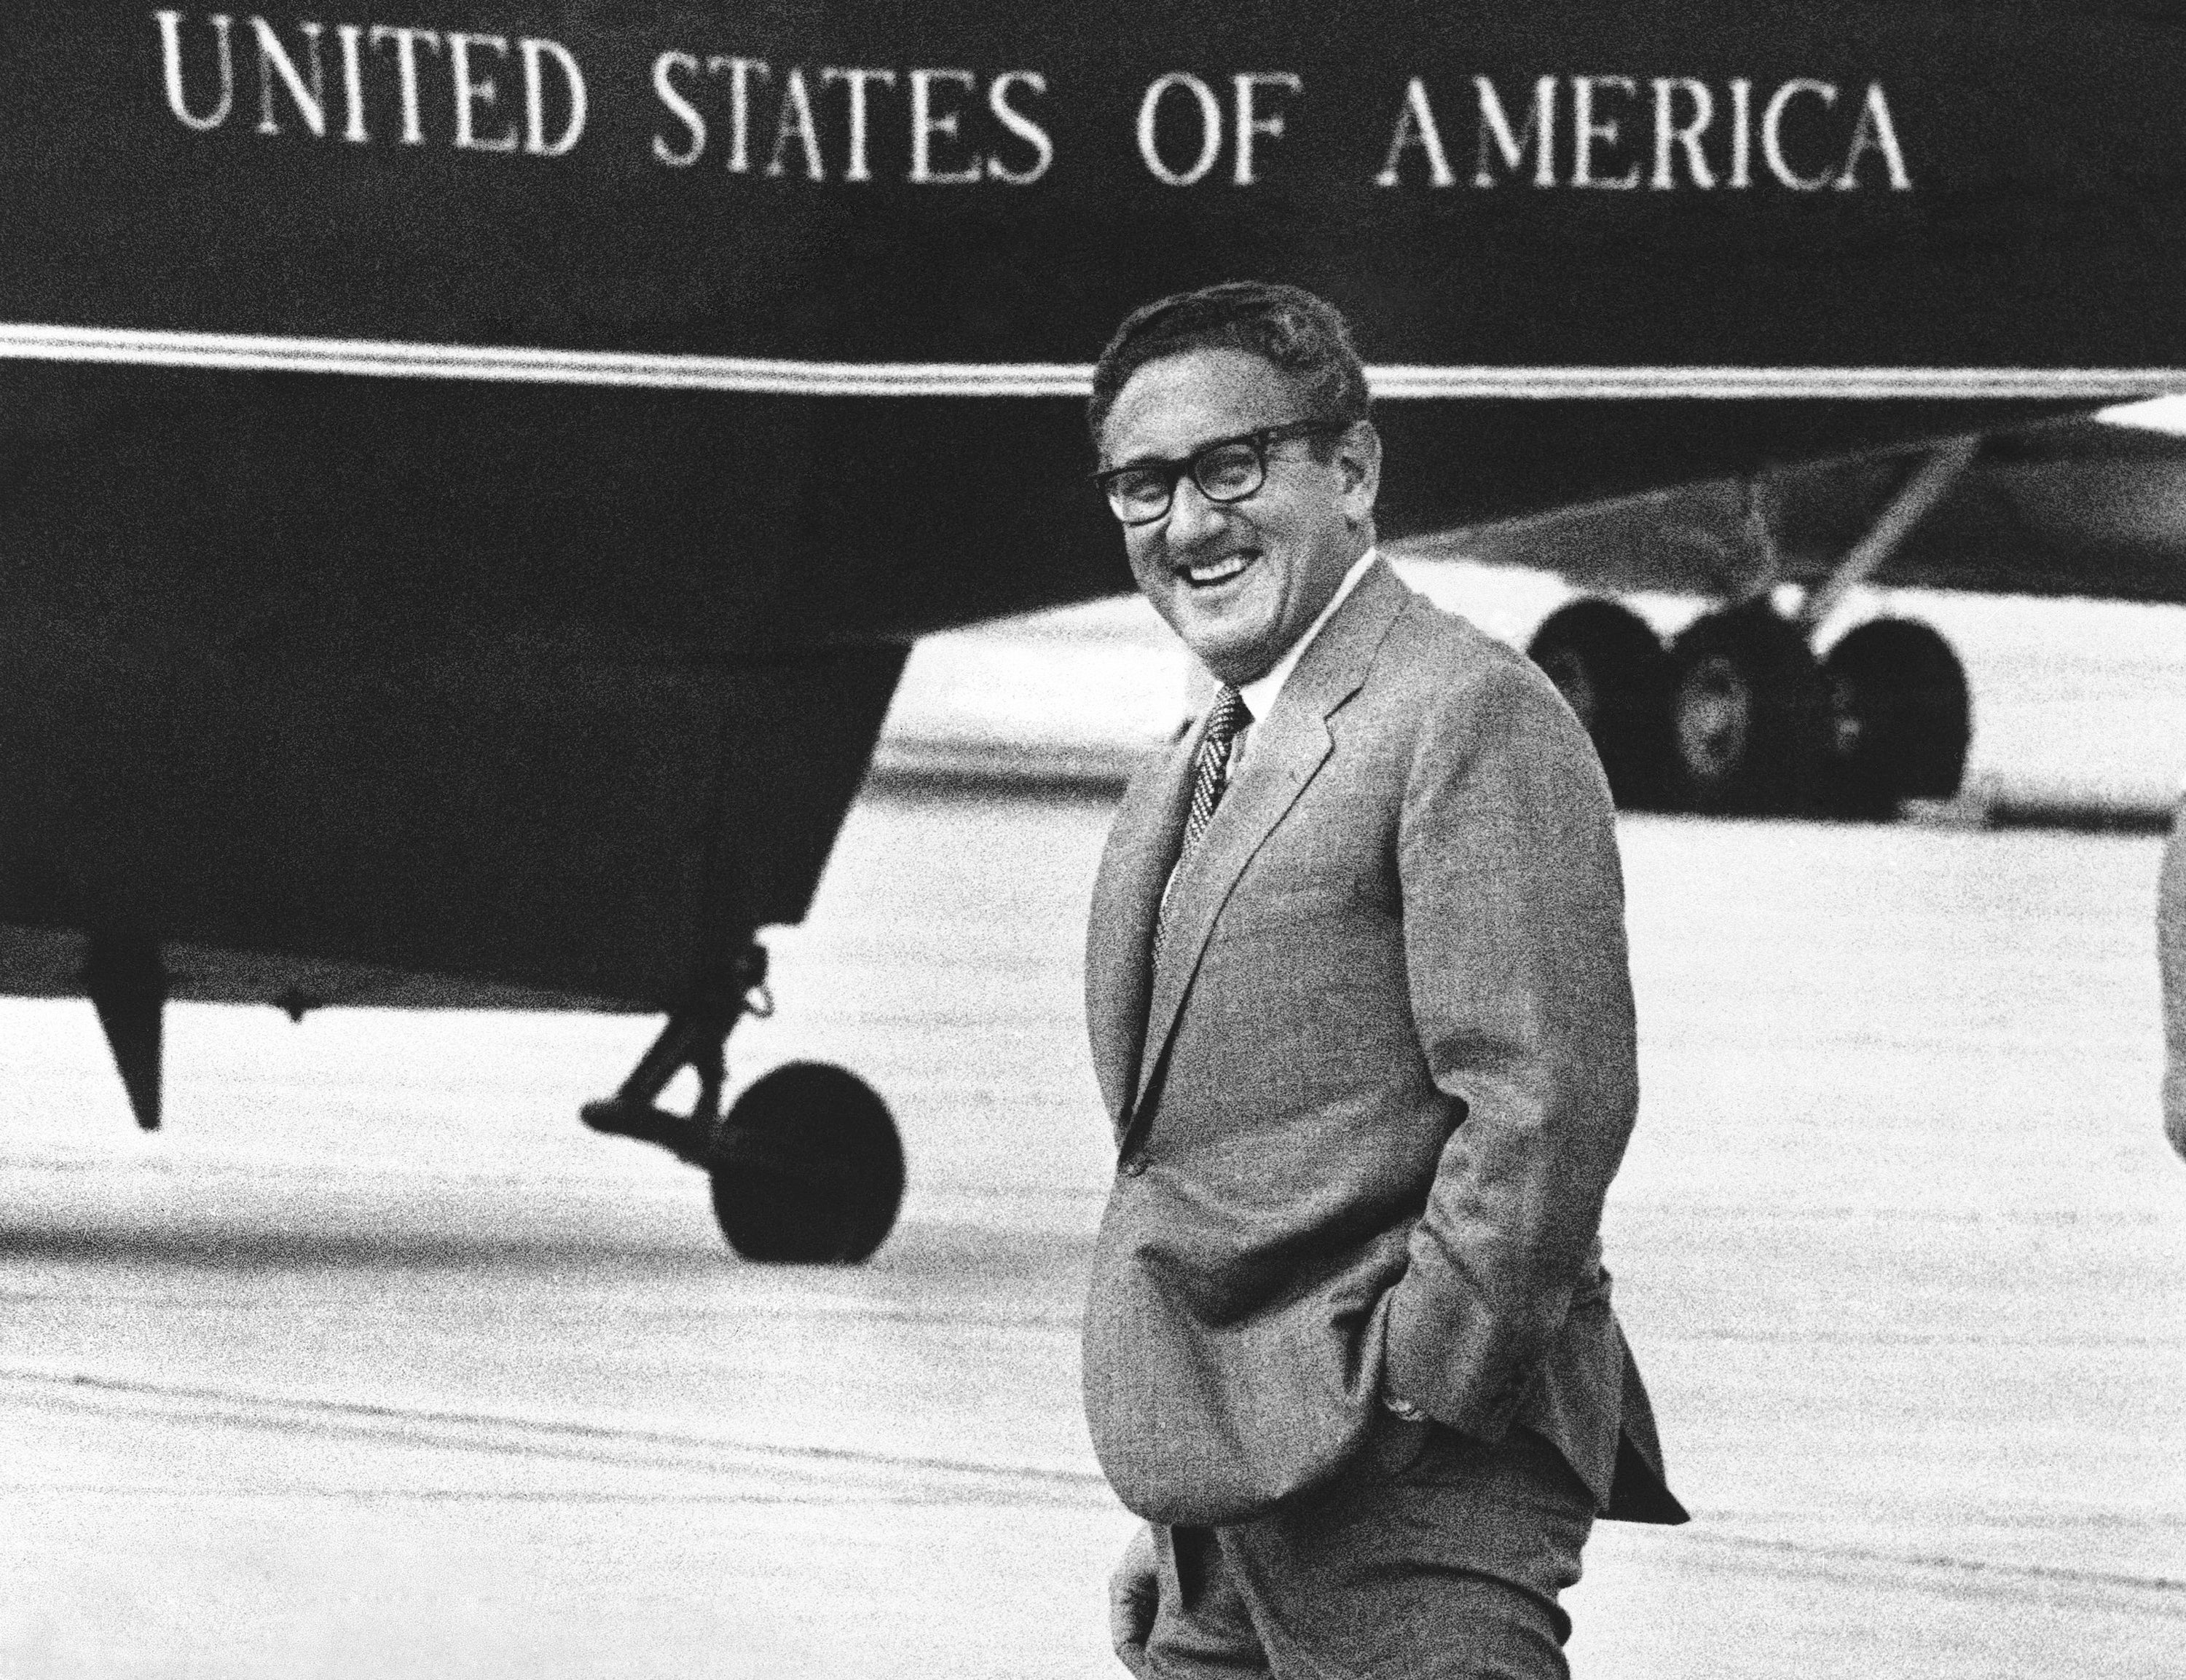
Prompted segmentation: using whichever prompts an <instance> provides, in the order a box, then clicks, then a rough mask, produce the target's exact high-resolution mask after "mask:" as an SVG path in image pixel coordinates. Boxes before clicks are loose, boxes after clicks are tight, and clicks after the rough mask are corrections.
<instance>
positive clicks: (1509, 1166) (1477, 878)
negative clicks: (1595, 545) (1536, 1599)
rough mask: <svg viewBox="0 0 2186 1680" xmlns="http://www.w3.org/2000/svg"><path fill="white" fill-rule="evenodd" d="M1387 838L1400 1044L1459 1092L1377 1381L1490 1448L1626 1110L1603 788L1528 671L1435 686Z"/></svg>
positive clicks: (1594, 1208)
mask: <svg viewBox="0 0 2186 1680" xmlns="http://www.w3.org/2000/svg"><path fill="white" fill-rule="evenodd" d="M1433 709H1434V714H1435V715H1433V716H1432V717H1431V718H1429V719H1427V720H1425V725H1426V726H1425V729H1424V731H1423V732H1422V735H1421V739H1420V743H1419V746H1418V748H1416V750H1415V753H1413V758H1412V765H1411V771H1410V777H1409V779H1408V782H1407V786H1406V788H1405V792H1404V807H1403V811H1402V816H1401V820H1400V826H1399V828H1398V878H1399V881H1400V883H1401V886H1402V889H1403V914H1404V953H1405V963H1406V969H1407V977H1408V985H1409V988H1410V996H1411V1004H1412V1011H1413V1016H1414V1018H1415V1021H1416V1022H1417V1024H1418V1029H1419V1034H1420V1044H1421V1050H1422V1051H1423V1052H1424V1053H1425V1056H1426V1058H1427V1066H1428V1068H1429V1071H1430V1072H1431V1074H1432V1078H1433V1079H1434V1082H1435V1084H1436V1085H1437V1086H1438V1087H1439V1088H1440V1089H1442V1090H1443V1092H1445V1093H1446V1094H1447V1095H1449V1096H1450V1097H1451V1098H1452V1099H1453V1100H1454V1101H1455V1103H1457V1104H1459V1105H1461V1114H1462V1123H1461V1124H1460V1125H1459V1126H1458V1128H1457V1129H1456V1130H1455V1132H1454V1133H1453V1134H1452V1135H1451V1137H1450V1140H1449V1143H1448V1144H1447V1145H1445V1147H1444V1148H1443V1154H1442V1159H1441V1162H1440V1165H1439V1167H1438V1170H1437V1173H1436V1177H1435V1181H1434V1184H1433V1188H1432V1191H1431V1193H1430V1195H1429V1197H1428V1201H1427V1211H1426V1212H1425V1214H1424V1215H1423V1216H1422V1217H1421V1220H1420V1222H1419V1224H1418V1225H1417V1227H1416V1228H1415V1230H1414V1232H1413V1235H1412V1239H1411V1259H1410V1268H1409V1269H1408V1270H1407V1271H1406V1273H1405V1274H1404V1277H1403V1279H1402V1280H1399V1282H1398V1285H1397V1286H1396V1288H1395V1290H1394V1291H1393V1300H1392V1302H1391V1310H1390V1315H1389V1319H1388V1334H1387V1368H1386V1374H1385V1386H1386V1387H1387V1390H1388V1392H1390V1393H1391V1394H1393V1396H1395V1397H1398V1398H1400V1399H1402V1400H1405V1401H1410V1402H1411V1403H1415V1404H1416V1405H1419V1406H1421V1407H1423V1408H1425V1409H1426V1410H1427V1412H1428V1413H1430V1414H1432V1415H1433V1416H1435V1417H1437V1418H1438V1419H1440V1420H1442V1421H1443V1422H1444V1423H1446V1424H1449V1425H1452V1426H1454V1427H1455V1428H1458V1429H1460V1430H1463V1431H1466V1433H1468V1434H1471V1435H1475V1436H1480V1437H1482V1438H1483V1439H1487V1440H1491V1441H1492V1440H1496V1439H1499V1437H1500V1436H1502V1434H1503V1432H1504V1431H1505V1429H1506V1428H1508V1426H1509V1425H1510V1422H1511V1417H1512V1415H1513V1414H1515V1413H1516V1410H1517V1409H1518V1406H1519V1403H1520V1400H1521V1399H1522V1396H1523V1392H1524V1389H1525V1386H1526V1384H1527V1380H1529V1379H1530V1378H1531V1377H1532V1375H1533V1371H1534V1369H1535V1368H1536V1366H1537V1365H1538V1364H1539V1360H1540V1358H1541V1356H1542V1354H1543V1353H1544V1351H1545V1350H1546V1348H1547V1347H1548V1345H1549V1343H1550V1341H1551V1340H1552V1339H1553V1338H1554V1336H1555V1334H1556V1332H1557V1330H1559V1329H1560V1328H1561V1325H1562V1324H1563V1321H1564V1319H1565V1317H1566V1315H1567V1313H1568V1312H1569V1310H1570V1306H1571V1301H1572V1293H1573V1291H1574V1290H1575V1289H1576V1288H1577V1287H1578V1285H1579V1284H1581V1283H1582V1282H1583V1281H1585V1280H1586V1277H1587V1273H1588V1271H1589V1268H1590V1265H1591V1263H1592V1261H1593V1257H1594V1253H1595V1247H1594V1245H1595V1236H1596V1235H1597V1233H1598V1231H1599V1229H1600V1221H1601V1207H1602V1200H1603V1197H1604V1196H1606V1193H1607V1191H1608V1189H1609V1181H1610V1179H1611V1177H1612V1176H1613V1175H1614V1174H1615V1173H1616V1171H1617V1163H1618V1162H1619V1161H1620V1160H1621V1159H1622V1157H1623V1151H1624V1144H1625V1140H1626V1139H1627V1137H1628V1135H1629V1134H1630V1132H1631V1128H1632V1123H1633V1120H1634V1115H1635V1113H1636V1112H1637V1108H1638V1103H1639V1084H1638V1074H1637V1070H1636V1067H1635V1062H1634V1023H1633V1011H1632V988H1631V977H1630V972H1629V967H1628V960H1627V957H1626V951H1625V941H1624V914H1623V909H1624V907H1623V880H1622V876H1621V874H1620V871H1619V869H1618V865H1617V846H1616V837H1615V831H1614V826H1613V825H1614V812H1613V810H1612V808H1611V804H1610V799H1609V790H1608V787H1607V784H1606V782H1605V781H1604V780H1603V777H1602V774H1601V770H1600V764H1599V763H1598V762H1597V761H1596V759H1595V754H1594V750H1593V748H1592V746H1591V745H1590V743H1589V742H1588V741H1587V738H1586V735H1585V732H1584V731H1583V729H1582V728H1581V727H1580V726H1579V725H1578V721H1577V720H1576V719H1574V718H1573V717H1572V715H1571V714H1570V712H1569V711H1568V710H1567V709H1566V708H1565V707H1564V705H1563V704H1562V703H1561V700H1559V699H1558V698H1557V697H1556V696H1555V692H1554V691H1553V689H1551V688H1550V686H1549V684H1548V682H1547V680H1545V679H1544V678H1542V677H1540V676H1539V674H1538V673H1536V672H1535V671H1534V670H1533V668H1532V667H1530V666H1521V665H1518V664H1516V663H1515V662H1510V661H1505V660H1502V659H1495V660H1494V661H1492V662H1490V663H1489V664H1487V665H1486V666H1485V667H1484V668H1483V669H1482V670H1481V671H1480V673H1479V675H1478V676H1477V679H1476V680H1471V681H1468V682H1465V683H1462V684H1459V685H1453V686H1452V687H1451V688H1450V689H1449V690H1446V691H1444V692H1443V693H1442V694H1440V695H1438V697H1437V700H1436V703H1435V704H1434V708H1433Z"/></svg>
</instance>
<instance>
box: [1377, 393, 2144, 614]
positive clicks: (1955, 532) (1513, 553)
mask: <svg viewBox="0 0 2186 1680" xmlns="http://www.w3.org/2000/svg"><path fill="white" fill-rule="evenodd" d="M1972 441H1974V442H1975V444H1976V453H1975V454H1974V456H1973V457H1972V459H1971V460H1970V462H1968V463H1967V464H1966V466H1965V468H1964V470H1963V472H1962V473H1960V474H1959V476H1958V477H1957V478H1956V479H1955V480H1954V481H1953V484H1951V486H1950V488H1949V489H1948V491H1947V492H1946V493H1945V494H1943V495H1942V496H1941V497H1940V498H1939V499H1938V500H1937V501H1936V502H1935V503H1934V505H1933V506H1931V507H1928V508H1926V509H1925V511H1924V512H1923V513H1922V515H1921V517H1920V519H1919V520H1918V521H1917V522H1916V523H1915V524H1913V525H1912V527H1911V528H1910V529H1909V530H1908V531H1907V532H1906V533H1905V534H1904V535H1903V539H1902V540H1900V541H1899V542H1898V543H1897V545H1896V546H1895V547H1894V548H1893V550H1892V552H1891V553H1890V554H1889V555H1888V556H1887V557H1886V558H1884V559H1883V560H1881V563H1879V564H1878V565H1877V566H1876V567H1875V569H1874V570H1873V571H1872V572H1871V573H1870V574H1869V575H1868V577H1867V581H1869V582H1870V583H1872V584H1874V585H1876V586H1878V587H1889V586H1892V585H1896V586H1901V587H1909V588H1923V589H1948V590H1963V591H1970V592H1976V593H1981V594H2011V595H2037V596H2088V597H2092V598H2096V599H2109V600H2120V601H2147V602H2186V439H2182V438H2181V437H2179V436H2178V435H2177V434H2172V433H2169V432H2166V431H2161V430H2149V429H2143V428H2139V427H2137V426H2133V425H2131V424H2129V423H2110V422H2108V421H2105V420H2098V419H2093V418H2083V419H2074V420H2070V421H2065V422H2058V423H2049V424H2045V425H2039V426H2033V427H2027V428H2015V429H2012V430H2007V431H2002V432H1996V433H1991V434H1985V435H1983V434H1976V437H1975V439H1974V440H1972ZM1925 453H1926V451H1925V449H1924V450H1922V451H1909V452H1907V451H1897V452H1891V453H1888V454H1884V455H1880V456H1864V457H1858V458H1855V459H1852V460H1847V461H1834V462H1808V463H1802V464H1799V465H1796V466H1790V467H1782V468H1774V469H1764V470H1763V471H1761V472H1758V473H1754V474H1753V475H1752V476H1750V477H1742V478H1725V479H1709V480H1706V481H1703V482H1701V483H1698V484H1680V485H1677V486H1674V487H1671V488H1667V489H1662V490H1650V491H1646V492H1644V493H1642V494H1640V495H1637V496H1624V497H1619V498H1615V499H1612V500H1609V501H1599V502H1593V503H1588V504H1584V505H1581V506H1576V507H1566V508H1560V509H1558V510H1556V511H1555V512H1550V513H1545V514H1541V515H1538V516H1535V517H1533V518H1521V519H1511V520H1501V521H1495V522H1491V523H1488V524H1480V525H1474V526H1470V527H1460V528H1459V529H1453V530H1449V531H1445V532H1439V533H1435V534H1433V535H1427V536H1422V537H1416V538H1414V539H1411V540H1409V541H1408V543H1407V544H1406V546H1407V548H1408V550H1409V551H1410V552H1416V553H1421V554H1434V555H1441V556H1448V557H1460V556H1461V557H1466V558H1469V559H1473V560H1478V561H1481V562H1483V563H1489V564H1495V565H1506V566H1523V567H1531V568H1536V569H1539V570H1543V571H1549V572H1553V573H1555V574H1557V575H1559V576H1561V578H1563V579H1564V580H1566V581H1567V582H1568V583H1570V584H1571V585H1572V586H1573V587H1575V588H1578V589H1580V590H1585V591H1595V592H1600V593H1612V594H1614V593H1629V592H1634V591H1668V592H1673V593H1679V594H1686V595H1696V596H1703V597H1706V598H1710V599H1716V600H1732V601H1735V600H1740V599H1743V598H1745V597H1746V596H1750V595H1752V594H1753V593H1755V592H1756V591H1757V590H1761V589H1765V588H1768V587H1770V586H1773V585H1774V584H1776V583H1780V582H1791V583H1796V584H1801V585H1809V586H1811V585H1819V584H1821V583H1823V582H1824V581H1826V580H1828V579H1829V578H1830V576H1831V575H1832V574H1833V573H1834V572H1835V571H1836V568H1837V567H1838V566H1839V565H1840V564H1841V562H1842V561H1843V559H1844V557H1845V556H1846V555H1847V553H1849V552H1851V551H1852V549H1853V548H1854V547H1855V546H1856V545H1857V544H1858V542H1859V541H1860V540H1861V539H1862V538H1863V537H1864V536H1865V535H1867V534H1868V532H1869V530H1870V529H1872V528H1873V527H1874V525H1875V521H1876V520H1877V518H1879V517H1880V516H1881V513H1882V512H1883V511H1884V509H1885V508H1886V507H1888V506H1889V505H1890V503H1891V501H1892V498H1893V497H1894V496H1897V494H1898V492H1899V491H1900V490H1902V489H1903V486H1904V484H1905V483H1906V481H1907V479H1908V478H1909V476H1910V474H1911V473H1913V472H1914V470H1915V468H1917V467H1918V465H1919V463H1920V460H1921V459H1922V458H1923V457H1924V456H1925Z"/></svg>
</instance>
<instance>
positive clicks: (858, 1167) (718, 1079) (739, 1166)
mask: <svg viewBox="0 0 2186 1680" xmlns="http://www.w3.org/2000/svg"><path fill="white" fill-rule="evenodd" d="M765 980H766V953H765V950H764V949H762V948H760V947H759V946H757V945H753V946H751V947H748V949H746V951H745V952H744V953H743V955H741V956H740V957H739V958H738V960H737V963H736V964H735V965H734V966H732V968H731V970H730V971H729V972H726V973H725V974H723V975H721V976H720V977H718V978H717V979H716V980H715V981H713V982H711V983H709V984H707V985H705V986H703V987H701V988H699V990H698V994H696V995H695V996H694V997H693V998H692V1000H691V1001H690V1002H689V1003H688V1004H687V1005H685V1007H683V1008H682V1009H680V1010H678V1011H676V1012H675V1014H674V1015H672V1016H670V1017H669V1021H668V1024H667V1026H666V1027H665V1028H663V1029H662V1030H661V1033H660V1036H659V1039H655V1040H654V1042H653V1047H652V1048H651V1049H650V1050H647V1052H646V1053H645V1055H644V1056H643V1057H642V1058H641V1059H640V1061H639V1062H638V1064H637V1067H636V1069H635V1070H634V1071H633V1072H631V1076H630V1078H628V1079H626V1080H625V1081H624V1082H623V1086H622V1089H620V1090H619V1091H618V1092H616V1093H615V1095H614V1096H612V1097H609V1098H608V1099H606V1100H604V1101H601V1102H592V1103H587V1104H586V1105H585V1107H584V1110H583V1117H584V1122H585V1123H586V1125H587V1126H590V1127H591V1128H592V1129H593V1130H594V1131H596V1132H605V1133H608V1134H611V1135H613V1136H616V1137H625V1138H636V1139H637V1140H639V1141H641V1142H643V1143H649V1144H653V1145H658V1146H659V1147H660V1148H662V1149H665V1150H667V1151H669V1152H670V1154H672V1155H674V1156H676V1157H677V1158H678V1159H679V1160H681V1161H684V1162H687V1163H689V1164H690V1165H691V1166H693V1167H696V1168H698V1169H699V1170H700V1171H702V1172H703V1173H705V1174H706V1175H707V1177H708V1178H709V1179H710V1180H711V1181H712V1186H713V1201H714V1218H715V1221H716V1223H718V1224H720V1228H721V1235H723V1236H724V1237H726V1239H727V1240H728V1243H729V1246H730V1247H731V1248H733V1249H735V1250H736V1252H737V1253H738V1254H740V1255H742V1256H743V1257H744V1258H746V1259H748V1260H760V1261H770V1262H775V1263H793V1264H805V1265H826V1264H836V1265H854V1264H856V1263H859V1262H860V1261H863V1260H866V1259H867V1258H869V1257H871V1256H872V1253H873V1252H874V1251H875V1250H877V1248H879V1246H881V1244H882V1243H883V1241H885V1240H887V1237H888V1232H889V1231H890V1229H893V1228H894V1224H895V1216H896V1212H897V1209H898V1208H899V1207H901V1205H902V1202H903V1182H904V1169H903V1145H902V1143H901V1140H900V1139H899V1138H898V1136H897V1134H896V1128H895V1122H894V1120H893V1119H892V1118H890V1117H889V1115H888V1106H887V1105H886V1104H885V1103H883V1101H882V1100H880V1098H879V1096H878V1095H876V1094H875V1093H874V1091H873V1089H872V1087H871V1086H870V1085H868V1084H866V1082H865V1081H864V1080H862V1079H860V1078H858V1077H857V1076H856V1075H855V1073H851V1072H848V1071H847V1070H846V1069H844V1068H840V1067H830V1066H828V1065H827V1064H826V1063H823V1062H816V1061H793V1062H790V1063H788V1064H787V1065H786V1066H784V1067H777V1068H776V1069H775V1070H774V1071H773V1072H771V1073H768V1074H766V1075H765V1076H764V1077H763V1078H759V1079H758V1080H756V1081H754V1084H752V1086H751V1088H750V1089H748V1090H747V1091H745V1092H744V1093H743V1095H741V1096H739V1097H738V1098H737V1100H736V1101H735V1103H734V1104H733V1105H731V1107H730V1108H729V1110H728V1112H727V1113H726V1114H723V1113H722V1112H720V1099H721V1091H722V1087H723V1085H724V1084H725V1083H726V1044H727V1041H728V1036H729V1033H730V1032H731V1030H732V1029H733V1028H735V1026H736V1024H737V1022H738V1021H740V1020H742V1019H743V1016H746V1015H748V1014H754V1013H758V1014H764V1013H765V1012H766V1011H767V1010H768V1008H770V1007H771V1005H769V1004H768V1003H767V1002H766V1001H765V996H766V994H765ZM685 1068H690V1069H691V1070H692V1072H695V1073H696V1074H697V1075H698V1101H697V1102H696V1104H694V1105H693V1106H692V1111H691V1112H690V1113H688V1114H677V1113H675V1112H672V1111H670V1110H667V1109H664V1108H661V1107H660V1106H659V1099H660V1094H661V1093H662V1092H663V1091H664V1090H665V1089H667V1087H668V1084H669V1082H670V1080H672V1079H673V1078H675V1076H676V1075H677V1074H678V1073H680V1072H682V1071H683V1069H685Z"/></svg>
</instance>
